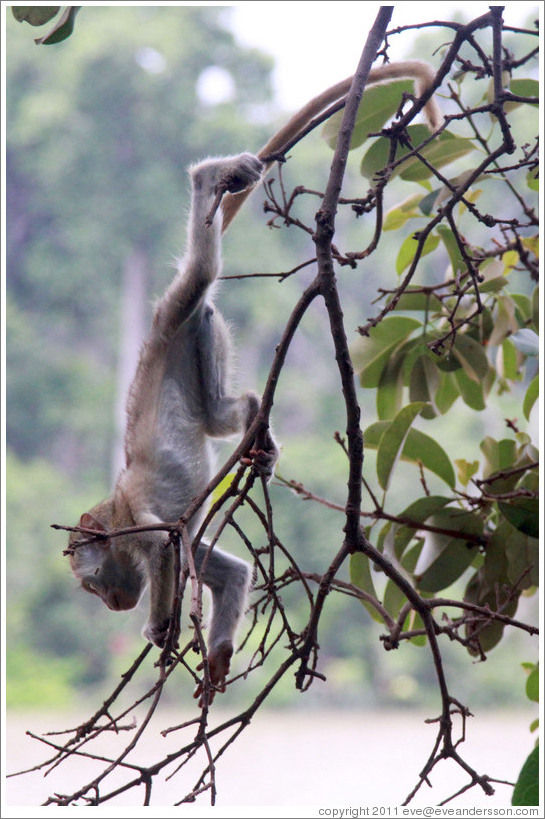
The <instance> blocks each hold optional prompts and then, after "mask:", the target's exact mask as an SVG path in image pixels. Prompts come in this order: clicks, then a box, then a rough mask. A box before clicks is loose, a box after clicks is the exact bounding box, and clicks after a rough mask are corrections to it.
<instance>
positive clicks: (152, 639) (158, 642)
mask: <svg viewBox="0 0 545 819" xmlns="http://www.w3.org/2000/svg"><path fill="white" fill-rule="evenodd" d="M169 625H170V617H167V618H166V620H163V621H162V622H160V623H154V622H152V621H151V620H150V621H149V622H148V623H146V625H145V626H144V629H143V631H142V634H143V636H144V637H145V639H146V640H147V641H148V643H153V645H154V646H157V647H158V648H163V647H164V645H165V640H166V637H167V634H168V627H169Z"/></svg>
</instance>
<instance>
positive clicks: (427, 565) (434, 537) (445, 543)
mask: <svg viewBox="0 0 545 819" xmlns="http://www.w3.org/2000/svg"><path fill="white" fill-rule="evenodd" d="M428 523H429V524H431V525H433V526H436V527H437V528H440V529H452V530H454V531H459V532H460V537H453V536H450V535H446V534H439V533H437V532H428V539H427V543H426V548H425V549H424V550H423V552H422V556H421V562H419V565H418V566H417V571H416V573H415V577H416V579H417V582H418V588H419V589H420V590H421V591H426V592H438V591H441V590H442V589H446V588H448V586H450V585H452V583H454V582H455V581H456V580H458V578H459V577H461V575H462V574H463V573H464V572H465V570H466V569H467V568H469V566H470V565H471V563H472V562H473V559H474V557H475V555H476V553H477V547H476V545H475V544H473V543H468V542H467V540H465V539H464V533H465V534H471V535H482V533H483V522H482V520H481V518H480V517H479V516H478V515H476V514H475V513H473V512H470V513H468V512H466V511H465V510H464V509H451V508H448V509H440V510H439V511H438V512H436V513H435V514H434V515H433V516H432V517H430V518H429V520H428Z"/></svg>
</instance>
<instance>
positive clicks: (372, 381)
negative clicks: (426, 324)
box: [350, 316, 422, 388]
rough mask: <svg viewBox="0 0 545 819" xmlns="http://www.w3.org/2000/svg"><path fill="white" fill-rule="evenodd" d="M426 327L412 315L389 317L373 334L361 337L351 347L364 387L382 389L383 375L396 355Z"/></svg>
mask: <svg viewBox="0 0 545 819" xmlns="http://www.w3.org/2000/svg"><path fill="white" fill-rule="evenodd" d="M418 327H422V324H421V323H420V322H419V321H417V319H413V318H410V317H409V316H387V317H386V318H385V319H383V320H382V321H381V322H380V323H379V324H377V326H376V327H373V328H371V330H370V331H369V335H368V336H366V337H363V336H362V337H361V338H358V339H357V340H356V341H355V342H354V343H353V344H352V345H351V347H350V354H351V356H352V362H353V365H354V369H355V371H356V372H357V373H359V375H360V383H361V385H362V387H367V388H370V387H378V385H379V379H380V374H381V372H382V370H383V368H384V366H385V365H386V362H387V361H388V360H389V358H390V357H391V355H392V353H393V352H394V350H395V349H396V347H398V346H399V345H400V344H401V343H402V342H403V341H405V339H406V338H407V337H408V336H409V335H410V334H411V333H412V332H413V331H414V330H416V329H417V328H418Z"/></svg>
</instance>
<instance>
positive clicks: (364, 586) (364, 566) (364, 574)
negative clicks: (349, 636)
mask: <svg viewBox="0 0 545 819" xmlns="http://www.w3.org/2000/svg"><path fill="white" fill-rule="evenodd" d="M350 582H351V583H353V584H354V586H357V588H358V589H361V590H362V591H364V592H367V594H370V595H371V596H372V597H374V598H375V600H376V599H377V593H376V591H375V586H374V583H373V578H372V577H371V568H370V563H369V558H368V557H367V556H366V555H364V554H362V553H361V552H354V554H352V555H350ZM360 602H361V603H362V605H363V607H364V608H366V609H367V611H368V612H369V614H370V615H371V617H372V618H373V620H376V621H377V622H378V623H382V622H383V618H382V617H381V616H380V614H379V613H378V611H377V610H376V608H375V607H374V606H373V605H371V603H368V602H367V600H361V601H360Z"/></svg>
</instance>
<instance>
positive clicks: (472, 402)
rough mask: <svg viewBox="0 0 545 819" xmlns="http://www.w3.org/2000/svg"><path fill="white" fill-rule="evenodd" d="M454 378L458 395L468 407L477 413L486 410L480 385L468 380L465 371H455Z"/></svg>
mask: <svg viewBox="0 0 545 819" xmlns="http://www.w3.org/2000/svg"><path fill="white" fill-rule="evenodd" d="M454 377H455V379H456V381H457V383H458V387H459V389H460V395H461V396H462V398H463V400H464V402H465V403H466V404H467V405H468V407H471V409H474V410H477V412H481V411H482V410H484V409H486V403H485V400H484V393H483V387H482V384H481V383H476V382H475V381H473V380H472V379H471V378H469V376H468V375H467V373H466V371H465V370H456V372H455V373H454Z"/></svg>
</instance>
